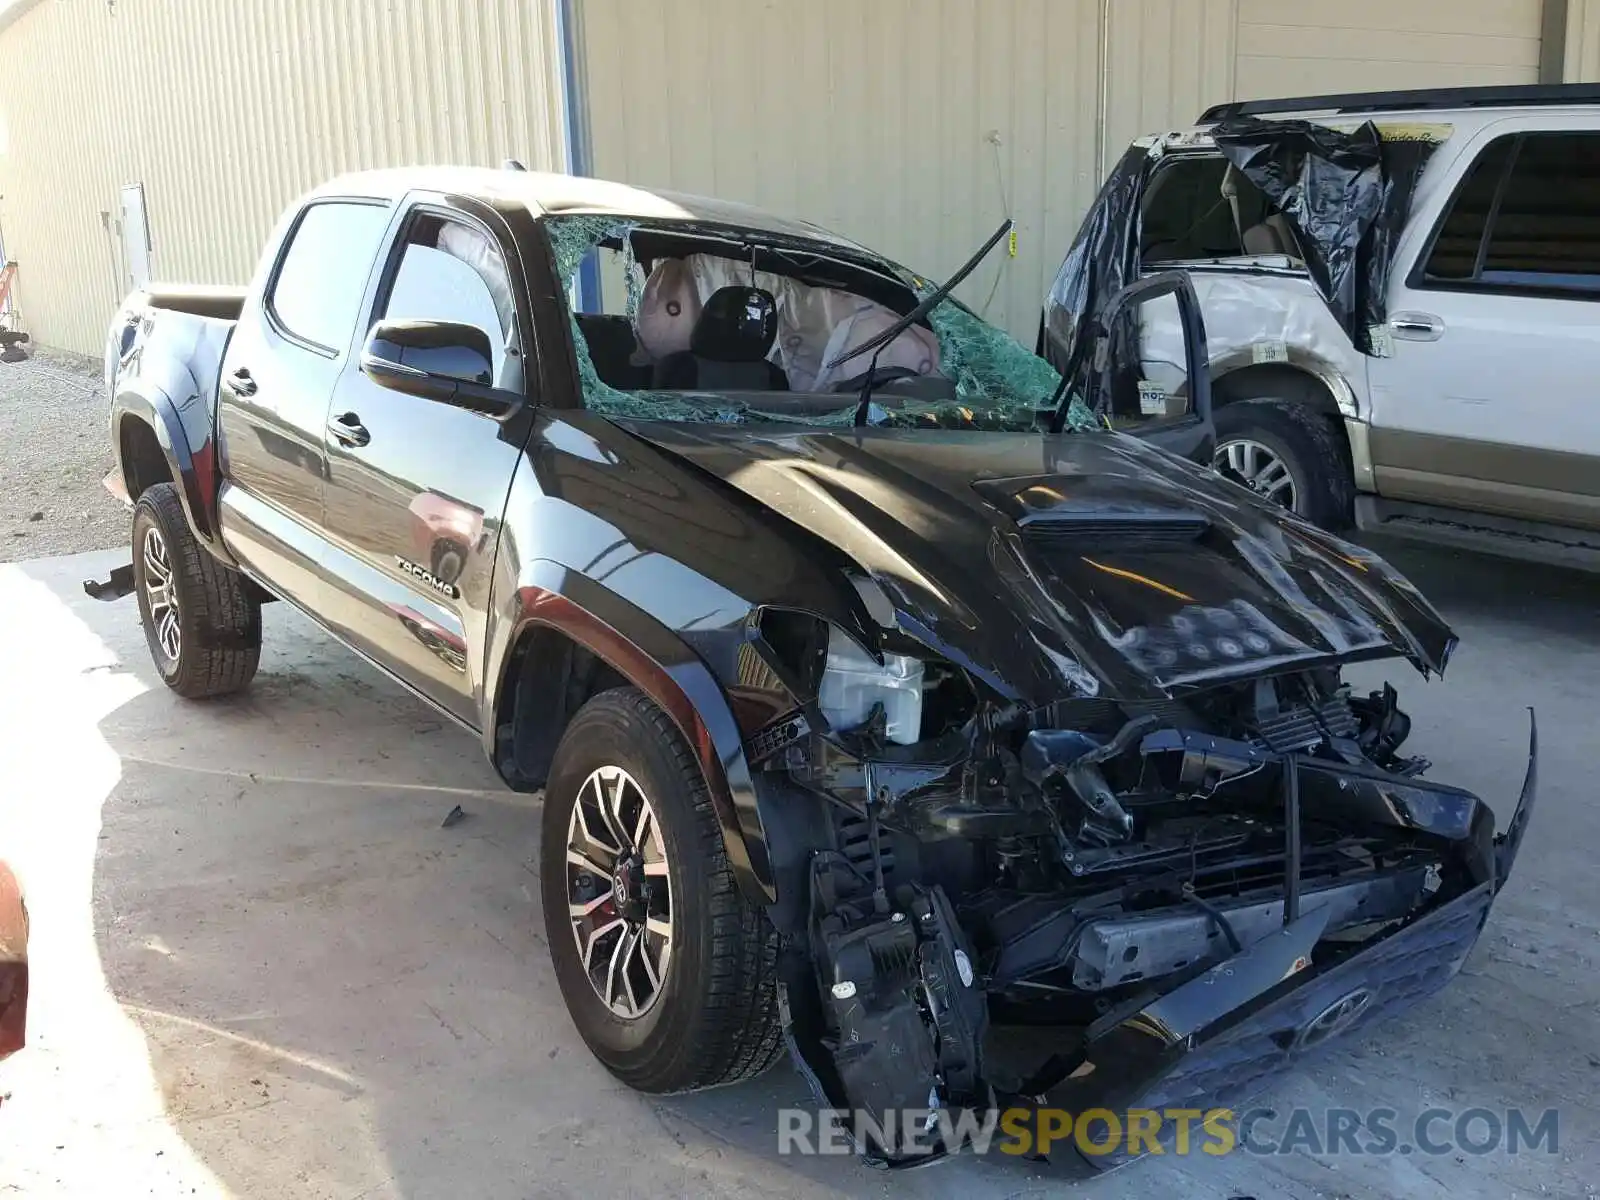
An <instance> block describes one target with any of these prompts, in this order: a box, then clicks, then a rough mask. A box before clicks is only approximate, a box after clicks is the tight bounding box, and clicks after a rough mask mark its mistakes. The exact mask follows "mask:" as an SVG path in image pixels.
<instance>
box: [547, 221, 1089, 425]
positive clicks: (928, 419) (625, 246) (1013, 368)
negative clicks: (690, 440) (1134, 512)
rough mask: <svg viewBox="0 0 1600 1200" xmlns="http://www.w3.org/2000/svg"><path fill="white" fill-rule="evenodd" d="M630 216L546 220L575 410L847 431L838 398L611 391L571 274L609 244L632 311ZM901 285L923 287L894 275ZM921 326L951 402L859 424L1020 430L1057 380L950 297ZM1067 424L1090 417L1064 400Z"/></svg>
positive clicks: (635, 287) (877, 413)
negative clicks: (808, 405) (758, 400)
mask: <svg viewBox="0 0 1600 1200" xmlns="http://www.w3.org/2000/svg"><path fill="white" fill-rule="evenodd" d="M638 224H639V223H638V222H636V221H628V220H618V219H617V218H615V217H604V216H599V217H596V216H568V217H548V218H546V220H545V225H546V228H547V229H548V231H549V235H550V243H551V249H552V252H553V253H554V255H555V263H556V271H557V273H558V275H559V277H560V279H561V280H562V282H563V283H564V284H565V286H566V290H567V294H568V301H569V302H568V305H567V320H568V323H569V325H570V327H571V332H572V344H573V349H574V351H575V352H576V355H577V360H578V376H579V381H580V383H581V385H582V387H583V398H584V406H585V407H586V408H587V409H589V410H590V411H591V412H596V413H599V414H601V415H602V416H608V417H631V418H634V419H636V420H651V421H692V422H714V423H719V424H741V423H744V422H747V421H762V422H775V423H783V424H801V425H809V426H824V427H849V426H850V425H852V424H854V420H855V406H854V405H852V404H850V403H849V402H848V398H842V399H841V404H840V407H839V409H838V410H837V411H834V412H828V413H820V414H818V413H808V414H803V415H802V414H796V413H786V412H783V411H781V410H765V409H760V408H756V407H752V406H751V405H750V404H748V403H747V402H745V401H742V400H734V399H732V398H730V397H727V396H721V395H716V394H714V393H707V392H680V391H671V392H668V391H657V390H650V389H643V390H639V391H623V390H621V389H619V388H615V387H612V386H611V385H610V384H608V383H606V382H605V381H604V380H602V379H601V378H600V376H599V373H598V372H597V371H596V370H595V366H594V360H593V359H592V358H591V357H590V355H589V344H588V341H587V339H585V337H584V336H583V332H582V331H581V330H580V329H579V327H578V322H577V316H576V306H575V304H574V303H573V302H572V300H573V296H574V291H575V288H576V285H577V278H578V271H579V269H580V268H581V267H582V265H583V261H584V259H585V257H586V256H587V255H588V254H589V252H590V251H592V250H593V249H595V247H597V246H599V245H600V244H601V243H606V244H608V245H616V246H619V247H620V248H621V250H622V252H623V256H624V257H623V264H624V275H625V278H626V280H627V290H628V297H627V305H628V307H627V311H628V315H629V316H630V317H632V316H635V315H636V314H637V313H638V310H639V301H640V297H641V295H642V292H643V283H642V280H641V277H640V276H641V272H640V271H639V270H638V269H637V266H636V263H635V260H634V258H633V246H632V233H633V230H634V229H635V228H636V227H637V226H638ZM903 277H904V278H905V279H906V280H907V281H908V284H910V285H911V286H913V287H914V288H916V287H917V286H920V287H921V288H922V289H923V294H926V291H927V290H931V289H930V288H928V285H926V284H921V283H920V281H917V282H916V283H912V282H911V281H913V280H915V277H914V276H912V275H911V274H910V273H909V272H904V273H903ZM928 323H929V325H930V326H931V327H932V328H933V332H934V335H935V336H936V337H937V338H938V340H939V353H940V362H941V370H942V372H943V373H944V374H945V375H946V376H947V377H948V378H950V379H951V380H952V381H953V382H954V384H955V393H956V398H955V400H954V401H949V400H940V401H920V400H910V399H903V398H900V397H896V400H897V403H896V404H895V406H894V407H893V408H890V407H887V406H883V405H878V404H874V405H872V407H871V409H870V410H869V414H868V423H869V424H871V425H873V426H876V427H880V428H882V427H890V428H940V429H987V430H1011V431H1017V432H1021V431H1026V430H1030V429H1033V428H1035V425H1036V421H1037V415H1038V411H1039V410H1040V409H1041V408H1042V407H1044V406H1046V405H1048V404H1049V402H1050V399H1051V397H1052V395H1053V394H1054V392H1055V389H1056V387H1057V386H1058V385H1059V384H1060V381H1061V377H1060V376H1059V375H1057V374H1056V372H1055V370H1054V369H1053V368H1052V367H1051V366H1050V364H1049V363H1047V362H1045V361H1044V360H1043V359H1042V358H1039V357H1038V356H1037V355H1035V354H1033V353H1031V352H1029V351H1028V350H1026V349H1025V348H1024V347H1023V346H1022V345H1021V344H1019V343H1018V342H1017V341H1016V339H1014V338H1012V337H1011V336H1010V335H1009V334H1006V333H1004V332H1003V331H1001V330H999V329H996V328H995V327H994V326H992V325H989V324H987V323H986V322H984V321H983V320H981V319H980V318H978V317H977V316H975V315H974V314H972V313H971V312H969V311H967V310H966V309H964V308H962V307H961V306H960V305H958V304H956V303H954V302H953V301H950V300H946V301H945V302H944V303H943V304H941V305H939V306H938V307H937V308H935V309H934V310H933V312H931V313H930V314H929V317H928ZM1067 426H1068V427H1069V428H1071V429H1077V430H1086V429H1093V428H1095V419H1094V416H1093V414H1092V413H1091V412H1090V411H1089V409H1088V408H1087V407H1086V406H1085V405H1084V404H1083V403H1082V401H1081V400H1079V399H1077V398H1076V397H1074V399H1073V401H1072V404H1071V407H1070V408H1069V411H1068V414H1067Z"/></svg>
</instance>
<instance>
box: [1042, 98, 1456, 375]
mask: <svg viewBox="0 0 1600 1200" xmlns="http://www.w3.org/2000/svg"><path fill="white" fill-rule="evenodd" d="M1212 132H1213V136H1214V138H1215V140H1216V145H1217V149H1218V151H1219V152H1220V153H1221V154H1222V155H1223V156H1224V157H1225V158H1227V160H1228V161H1229V162H1230V163H1232V164H1233V165H1234V167H1236V168H1237V169H1238V170H1239V172H1240V173H1241V174H1242V175H1244V176H1245V178H1246V179H1248V180H1249V181H1250V182H1251V183H1253V184H1254V185H1255V186H1256V187H1258V188H1259V189H1261V191H1262V192H1263V193H1264V194H1265V195H1266V197H1267V199H1268V200H1270V201H1271V202H1272V204H1273V205H1274V206H1275V207H1276V208H1277V209H1278V210H1279V211H1281V212H1282V213H1283V215H1284V216H1285V217H1286V218H1288V220H1289V223H1290V224H1291V225H1293V226H1294V229H1295V232H1296V234H1297V235H1298V237H1299V240H1300V243H1301V249H1302V251H1303V253H1304V255H1305V262H1306V269H1307V271H1308V273H1309V274H1310V276H1311V279H1312V282H1313V283H1314V284H1315V285H1316V287H1317V290H1318V291H1319V292H1320V293H1321V294H1322V297H1323V299H1324V300H1325V301H1326V302H1327V304H1328V308H1329V310H1330V311H1331V312H1332V313H1333V315H1334V318H1335V319H1336V320H1337V321H1338V322H1339V324H1340V326H1341V327H1342V328H1343V329H1344V330H1345V332H1346V333H1348V334H1349V336H1350V340H1351V341H1352V342H1354V343H1355V345H1356V346H1357V347H1358V348H1359V349H1360V350H1361V351H1362V352H1363V353H1366V354H1371V353H1373V350H1374V347H1373V344H1372V333H1371V331H1372V329H1373V328H1374V327H1378V326H1382V325H1383V324H1384V322H1385V320H1386V318H1387V312H1386V304H1385V293H1386V291H1387V288H1388V281H1389V263H1390V259H1391V257H1392V254H1393V250H1394V245H1395V242H1396V241H1397V240H1398V238H1399V236H1400V233H1401V231H1402V230H1403V229H1404V228H1405V222H1406V217H1407V215H1408V214H1409V212H1410V209H1411V195H1412V192H1413V190H1414V189H1415V186H1416V181H1417V176H1418V175H1419V174H1420V173H1421V170H1422V167H1423V165H1424V164H1425V163H1426V162H1427V160H1428V156H1429V155H1431V154H1432V153H1433V150H1434V147H1435V145H1436V143H1435V142H1434V141H1432V140H1430V139H1429V138H1428V137H1426V136H1422V137H1416V138H1396V137H1384V136H1381V135H1380V134H1379V131H1378V128H1377V126H1376V125H1374V124H1373V123H1372V122H1370V121H1368V122H1366V123H1365V124H1363V125H1362V126H1360V127H1359V128H1358V129H1355V130H1353V131H1351V132H1343V131H1340V130H1335V129H1330V128H1328V127H1326V126H1324V125H1317V124H1315V123H1313V122H1310V121H1302V120H1284V121H1262V120H1257V119H1255V118H1250V117H1241V118H1237V119H1235V120H1232V121H1227V122H1224V123H1222V124H1220V125H1218V126H1216V128H1215V129H1214V130H1213V131H1212ZM1159 161H1160V157H1159V155H1157V154H1153V153H1152V152H1151V149H1150V148H1149V147H1146V146H1138V145H1135V146H1132V147H1130V148H1129V149H1128V152H1127V153H1126V154H1124V155H1123V156H1122V160H1121V161H1120V162H1119V163H1118V164H1117V165H1116V167H1115V169H1113V170H1112V172H1111V175H1110V176H1109V177H1108V178H1107V179H1106V182H1105V185H1104V186H1103V187H1102V188H1101V189H1100V194H1099V196H1097V197H1096V198H1095V202H1094V205H1093V207H1091V208H1090V210H1089V214H1088V216H1086V217H1085V218H1084V222H1083V225H1082V227H1081V228H1080V229H1079V230H1078V236H1077V237H1076V238H1074V239H1073V242H1072V247H1071V249H1070V250H1068V251H1067V256H1066V258H1065V260H1064V261H1063V262H1062V264H1061V269H1060V270H1059V271H1058V272H1057V274H1056V279H1055V282H1054V284H1053V285H1052V286H1051V288H1050V294H1049V295H1048V296H1047V297H1046V299H1045V308H1044V315H1043V317H1042V319H1041V321H1040V329H1039V347H1038V348H1039V352H1040V353H1041V354H1042V355H1044V356H1045V357H1046V358H1047V359H1049V360H1050V363H1051V365H1052V366H1054V367H1055V368H1056V369H1057V370H1065V368H1066V364H1067V362H1068V360H1069V358H1070V357H1071V353H1072V348H1073V346H1074V345H1075V344H1076V343H1077V341H1078V339H1079V337H1080V336H1081V334H1082V333H1083V331H1084V329H1085V327H1086V322H1087V321H1088V320H1090V319H1092V318H1094V317H1096V316H1098V314H1099V312H1100V311H1101V310H1102V309H1103V308H1104V306H1105V305H1106V303H1107V302H1108V301H1109V300H1110V299H1111V297H1113V296H1115V295H1116V294H1117V292H1118V291H1119V290H1121V288H1122V287H1123V286H1125V285H1126V284H1128V283H1130V282H1132V281H1133V280H1134V279H1135V278H1137V276H1138V270H1139V262H1138V258H1139V243H1140V237H1141V228H1140V227H1141V220H1142V218H1141V211H1142V209H1141V206H1142V204H1143V199H1144V190H1145V185H1146V183H1147V182H1148V180H1149V178H1150V173H1151V170H1152V169H1153V168H1154V166H1155V164H1156V163H1157V162H1159Z"/></svg>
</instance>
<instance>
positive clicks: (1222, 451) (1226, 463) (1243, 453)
mask: <svg viewBox="0 0 1600 1200" xmlns="http://www.w3.org/2000/svg"><path fill="white" fill-rule="evenodd" d="M1212 461H1213V463H1214V464H1215V465H1216V466H1217V467H1218V468H1219V469H1220V468H1223V467H1226V468H1227V469H1228V470H1229V471H1231V472H1232V473H1233V474H1234V475H1236V476H1238V478H1239V479H1240V480H1242V481H1243V482H1244V484H1245V485H1246V486H1247V487H1249V488H1250V490H1251V491H1253V492H1255V493H1256V495H1258V496H1260V497H1261V498H1262V499H1264V500H1271V501H1273V502H1275V503H1277V504H1281V505H1283V507H1285V508H1288V509H1293V508H1294V506H1295V503H1296V501H1297V500H1298V499H1299V497H1298V495H1297V493H1296V492H1295V486H1294V476H1293V475H1291V474H1290V472H1289V464H1288V463H1286V462H1285V461H1284V460H1283V459H1282V458H1280V457H1279V456H1278V455H1277V454H1276V453H1275V452H1274V451H1273V450H1271V449H1270V448H1269V447H1267V446H1264V445H1262V444H1261V443H1260V442H1256V441H1251V440H1250V439H1249V438H1241V439H1240V440H1238V441H1233V442H1225V443H1223V444H1222V445H1220V446H1218V447H1217V452H1216V456H1215V458H1214V459H1213V460H1212Z"/></svg>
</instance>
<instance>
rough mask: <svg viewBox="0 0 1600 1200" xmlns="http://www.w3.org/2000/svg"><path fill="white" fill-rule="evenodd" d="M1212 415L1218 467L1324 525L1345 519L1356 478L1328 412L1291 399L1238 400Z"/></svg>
mask: <svg viewBox="0 0 1600 1200" xmlns="http://www.w3.org/2000/svg"><path fill="white" fill-rule="evenodd" d="M1215 421H1216V426H1217V450H1216V456H1215V458H1214V459H1213V460H1212V461H1213V463H1214V464H1215V466H1216V468H1217V469H1218V470H1219V471H1222V472H1223V473H1224V474H1227V475H1229V476H1230V477H1231V478H1233V479H1234V482H1236V483H1242V484H1243V485H1244V486H1245V487H1248V488H1250V489H1251V490H1252V491H1253V492H1255V493H1256V494H1257V495H1259V496H1260V497H1261V498H1262V499H1264V500H1270V501H1272V502H1273V503H1275V504H1281V505H1283V507H1285V508H1287V509H1289V510H1290V511H1291V512H1294V513H1297V514H1298V515H1300V516H1302V517H1304V518H1305V519H1306V520H1308V521H1310V522H1312V523H1313V524H1315V525H1320V526H1322V528H1324V529H1340V528H1343V527H1345V526H1347V525H1349V523H1350V510H1351V505H1352V504H1353V503H1354V496H1353V487H1354V482H1353V480H1352V479H1351V475H1350V466H1349V462H1348V458H1349V456H1348V454H1347V452H1346V450H1345V448H1344V447H1343V446H1342V445H1340V432H1339V429H1338V426H1337V425H1335V424H1334V422H1333V420H1332V419H1331V418H1329V417H1327V416H1325V415H1324V414H1323V413H1320V412H1318V411H1317V410H1316V409H1314V408H1310V407H1308V406H1307V405H1304V404H1300V403H1297V402H1295V401H1287V400H1239V401H1235V402H1234V403H1232V404H1226V405H1223V406H1222V407H1221V408H1218V409H1217V410H1216V414H1215Z"/></svg>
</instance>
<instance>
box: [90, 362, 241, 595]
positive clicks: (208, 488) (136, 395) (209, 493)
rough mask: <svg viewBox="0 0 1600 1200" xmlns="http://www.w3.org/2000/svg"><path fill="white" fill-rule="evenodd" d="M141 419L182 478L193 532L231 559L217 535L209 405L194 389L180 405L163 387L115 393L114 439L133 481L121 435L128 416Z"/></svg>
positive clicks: (121, 466)
mask: <svg viewBox="0 0 1600 1200" xmlns="http://www.w3.org/2000/svg"><path fill="white" fill-rule="evenodd" d="M130 420H133V421H139V422H141V423H142V424H145V425H147V426H149V427H150V429H151V430H152V432H154V434H155V438H156V444H157V445H158V446H160V447H161V453H162V455H163V456H164V457H165V458H166V460H167V472H168V474H170V475H171V476H172V478H173V480H175V481H176V482H177V484H178V499H179V501H180V502H181V503H182V505H183V512H184V516H185V517H186V518H187V519H188V522H189V528H190V529H191V530H193V531H194V535H195V538H196V539H197V540H198V541H199V542H200V543H201V544H202V545H204V546H205V547H206V549H207V550H209V551H211V553H213V554H215V555H216V556H217V557H219V558H221V559H223V560H224V561H225V562H228V563H230V565H231V563H232V559H231V557H230V556H229V555H228V553H227V552H226V551H225V550H224V549H223V547H222V543H221V540H220V538H219V537H218V536H217V533H218V524H217V504H216V501H217V486H218V483H219V482H220V480H219V477H218V471H217V455H216V442H215V439H214V438H213V437H212V435H211V408H210V405H209V404H207V403H205V402H204V400H203V399H201V398H200V397H199V394H198V392H197V393H195V394H194V395H193V396H192V397H191V398H190V400H189V402H186V403H185V404H184V405H183V406H182V408H180V407H179V406H178V405H176V404H174V403H173V402H172V400H171V398H170V397H169V396H168V395H167V393H166V392H165V391H162V390H159V389H154V388H150V389H144V388H138V389H125V390H123V391H121V392H119V393H118V394H117V397H116V400H115V401H114V402H113V404H112V410H111V445H112V453H113V454H114V455H115V456H116V464H117V472H118V474H120V475H121V476H122V478H123V480H124V482H127V483H129V484H130V486H129V489H128V491H129V496H130V498H131V499H134V500H137V499H138V497H137V496H135V495H134V494H133V488H132V486H131V483H132V481H131V480H130V479H129V476H128V467H129V464H127V463H125V462H123V460H122V447H123V437H124V434H125V432H126V425H127V422H128V421H130Z"/></svg>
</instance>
